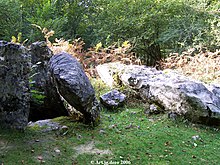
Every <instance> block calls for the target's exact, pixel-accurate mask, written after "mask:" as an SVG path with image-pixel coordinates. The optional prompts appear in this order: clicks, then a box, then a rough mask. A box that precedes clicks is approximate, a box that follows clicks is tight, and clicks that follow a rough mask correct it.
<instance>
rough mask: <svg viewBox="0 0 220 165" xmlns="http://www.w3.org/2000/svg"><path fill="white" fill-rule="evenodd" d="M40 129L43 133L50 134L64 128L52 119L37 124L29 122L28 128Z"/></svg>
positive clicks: (39, 121)
mask: <svg viewBox="0 0 220 165" xmlns="http://www.w3.org/2000/svg"><path fill="white" fill-rule="evenodd" d="M36 126H37V127H39V128H41V131H42V132H49V131H54V130H59V129H61V128H62V127H63V126H62V125H60V124H59V123H57V122H54V121H52V120H51V119H45V120H38V121H36V122H29V123H28V127H36Z"/></svg>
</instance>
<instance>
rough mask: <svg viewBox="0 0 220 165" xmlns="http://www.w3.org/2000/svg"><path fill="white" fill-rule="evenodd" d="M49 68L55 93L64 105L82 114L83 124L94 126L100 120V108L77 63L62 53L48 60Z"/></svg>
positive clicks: (86, 78)
mask: <svg viewBox="0 0 220 165" xmlns="http://www.w3.org/2000/svg"><path fill="white" fill-rule="evenodd" d="M49 67H50V72H51V75H52V77H53V81H54V84H55V85H56V87H57V91H58V92H59V94H60V95H61V96H62V98H63V99H64V100H65V102H66V104H69V105H70V106H72V107H73V109H76V110H77V111H79V112H80V113H82V114H83V119H84V123H86V124H92V125H96V124H97V123H98V121H99V118H100V106H99V103H98V101H97V99H96V97H95V91H94V89H93V87H92V85H91V83H90V81H89V79H88V77H87V76H86V74H85V72H84V71H83V69H82V67H81V65H80V64H79V62H78V61H77V60H76V59H75V58H74V57H73V56H71V55H69V54H67V53H65V52H62V53H60V54H57V55H54V56H53V57H52V58H51V59H50V62H49ZM69 105H68V106H67V107H70V106H69Z"/></svg>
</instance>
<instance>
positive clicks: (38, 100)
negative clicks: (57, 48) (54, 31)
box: [29, 41, 68, 121]
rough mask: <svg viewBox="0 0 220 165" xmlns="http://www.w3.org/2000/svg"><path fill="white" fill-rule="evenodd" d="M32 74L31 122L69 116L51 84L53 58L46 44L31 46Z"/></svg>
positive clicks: (37, 43)
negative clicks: (49, 63)
mask: <svg viewBox="0 0 220 165" xmlns="http://www.w3.org/2000/svg"><path fill="white" fill-rule="evenodd" d="M30 54H31V63H32V72H31V76H30V83H31V109H30V115H29V120H30V121H36V120H42V119H50V118H55V117H59V116H68V112H67V110H66V109H65V106H64V103H63V101H62V100H61V99H60V96H59V94H58V93H57V89H56V87H55V86H54V85H53V84H52V82H51V75H50V72H49V68H48V62H49V60H50V58H51V57H52V56H53V53H52V51H51V50H50V49H49V48H48V47H47V44H46V42H43V41H42V42H35V43H33V44H31V46H30Z"/></svg>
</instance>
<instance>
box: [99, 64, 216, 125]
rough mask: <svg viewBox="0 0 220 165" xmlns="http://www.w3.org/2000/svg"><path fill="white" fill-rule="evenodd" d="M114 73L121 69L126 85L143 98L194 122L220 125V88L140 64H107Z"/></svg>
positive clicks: (173, 72)
mask: <svg viewBox="0 0 220 165" xmlns="http://www.w3.org/2000/svg"><path fill="white" fill-rule="evenodd" d="M102 67H104V68H105V70H108V71H109V73H106V74H109V75H110V74H111V73H112V71H113V70H121V71H120V72H118V74H119V75H118V77H119V79H120V80H121V81H122V82H123V84H125V85H127V86H129V87H131V88H133V89H135V90H137V91H138V92H139V93H140V95H141V97H142V99H144V100H147V101H148V102H152V103H156V104H157V105H159V106H160V108H162V109H164V110H165V111H168V112H175V113H176V114H178V115H182V116H184V117H186V118H187V119H189V120H191V121H192V122H198V123H204V124H211V125H212V124H214V125H219V124H220V97H219V91H220V87H219V86H217V85H206V84H203V83H202V82H199V81H195V80H192V79H189V78H187V77H185V76H183V75H180V74H178V73H177V72H175V71H173V70H164V71H159V70H156V69H155V68H150V67H146V66H137V65H122V64H121V65H115V64H104V65H102Z"/></svg>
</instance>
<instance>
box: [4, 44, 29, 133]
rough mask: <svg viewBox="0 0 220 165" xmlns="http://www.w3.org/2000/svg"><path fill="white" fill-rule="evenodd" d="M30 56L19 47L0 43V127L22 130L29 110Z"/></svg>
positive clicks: (26, 121) (24, 49)
mask: <svg viewBox="0 0 220 165" xmlns="http://www.w3.org/2000/svg"><path fill="white" fill-rule="evenodd" d="M30 63H31V56H30V54H28V51H27V50H26V48H24V47H23V46H21V45H17V44H13V43H8V42H4V41H0V126H2V127H7V128H15V129H21V130H22V129H24V128H25V127H26V125H27V123H28V115H29V108H30V104H29V102H30V100H29V99H30V91H29V73H30V70H31V67H30V66H31V65H30Z"/></svg>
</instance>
